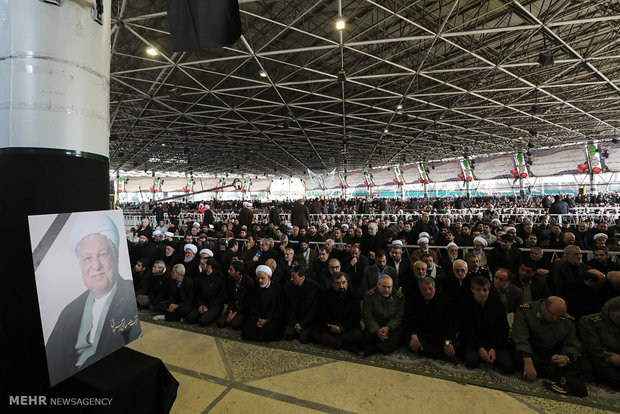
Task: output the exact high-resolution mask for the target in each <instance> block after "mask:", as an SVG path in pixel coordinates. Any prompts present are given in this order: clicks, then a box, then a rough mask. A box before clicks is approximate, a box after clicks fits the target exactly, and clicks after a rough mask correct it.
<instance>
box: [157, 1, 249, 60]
mask: <svg viewBox="0 0 620 414" xmlns="http://www.w3.org/2000/svg"><path fill="white" fill-rule="evenodd" d="M168 26H169V28H170V34H171V35H172V44H173V47H174V50H175V51H177V52H180V51H189V50H198V49H213V48H218V47H223V46H230V45H231V44H233V43H234V42H236V41H237V39H239V37H240V36H241V17H240V16H239V4H238V3H237V1H236V0H168Z"/></svg>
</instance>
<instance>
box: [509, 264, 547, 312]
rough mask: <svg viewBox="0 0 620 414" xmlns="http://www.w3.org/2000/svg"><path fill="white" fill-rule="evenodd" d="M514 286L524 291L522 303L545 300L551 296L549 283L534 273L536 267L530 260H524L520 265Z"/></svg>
mask: <svg viewBox="0 0 620 414" xmlns="http://www.w3.org/2000/svg"><path fill="white" fill-rule="evenodd" d="M514 285H515V286H516V287H518V288H520V289H521V290H522V291H523V299H522V303H527V302H531V301H534V300H538V299H544V298H546V297H548V296H550V295H551V291H550V290H549V286H547V282H546V281H545V280H544V279H543V278H542V277H540V276H539V275H537V274H536V273H534V265H533V264H532V263H531V262H530V261H529V260H524V261H523V262H521V264H520V265H519V273H518V274H517V278H516V279H515V280H514Z"/></svg>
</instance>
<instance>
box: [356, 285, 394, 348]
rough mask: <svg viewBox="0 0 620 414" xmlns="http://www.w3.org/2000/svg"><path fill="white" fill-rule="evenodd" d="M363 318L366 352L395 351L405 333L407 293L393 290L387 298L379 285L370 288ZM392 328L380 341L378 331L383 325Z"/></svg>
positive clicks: (363, 307) (364, 304) (365, 298)
mask: <svg viewBox="0 0 620 414" xmlns="http://www.w3.org/2000/svg"><path fill="white" fill-rule="evenodd" d="M362 320H363V321H364V340H365V344H366V348H365V350H366V353H368V354H370V353H373V352H375V351H376V350H378V351H381V352H382V353H383V354H389V353H390V352H392V351H394V349H396V347H398V345H400V341H401V338H402V334H403V329H404V320H405V295H403V294H402V293H401V292H399V291H392V294H391V295H390V296H388V297H387V298H385V297H383V296H382V295H381V293H380V292H379V289H378V288H377V287H374V288H372V289H370V290H369V291H368V292H366V294H365V295H364V299H363V301H362ZM384 326H387V327H389V328H390V331H389V333H388V338H387V339H386V340H385V341H380V340H379V338H378V337H377V332H378V331H379V329H381V328H382V327H384Z"/></svg>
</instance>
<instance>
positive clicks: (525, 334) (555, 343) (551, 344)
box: [512, 299, 589, 379]
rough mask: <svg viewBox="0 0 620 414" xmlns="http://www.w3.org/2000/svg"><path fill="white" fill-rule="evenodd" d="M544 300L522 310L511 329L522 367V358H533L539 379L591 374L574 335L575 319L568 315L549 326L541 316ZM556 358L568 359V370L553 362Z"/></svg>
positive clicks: (550, 323)
mask: <svg viewBox="0 0 620 414" xmlns="http://www.w3.org/2000/svg"><path fill="white" fill-rule="evenodd" d="M543 301H544V299H540V300H537V301H534V302H528V303H524V304H523V305H521V306H519V309H518V310H517V313H516V314H515V318H514V323H513V325H512V340H513V342H514V344H515V352H516V354H517V356H518V357H519V358H520V359H519V361H518V362H519V363H520V364H521V365H522V364H523V358H525V357H531V358H532V361H533V363H534V368H535V369H536V371H537V374H538V377H546V378H551V379H559V378H560V377H562V376H577V377H581V376H583V375H584V374H586V373H588V372H589V364H588V363H587V361H586V360H585V359H583V358H581V359H580V358H579V356H580V353H581V352H580V351H581V344H580V343H579V339H578V338H577V334H576V332H575V323H574V319H573V317H572V316H570V315H569V314H565V315H564V316H563V317H562V318H560V320H558V321H556V322H547V321H546V320H545V318H544V317H543V315H542V311H541V304H542V303H543ZM553 355H566V356H568V358H569V363H568V365H567V366H565V367H560V366H559V365H557V364H555V363H553V362H551V357H552V356H553Z"/></svg>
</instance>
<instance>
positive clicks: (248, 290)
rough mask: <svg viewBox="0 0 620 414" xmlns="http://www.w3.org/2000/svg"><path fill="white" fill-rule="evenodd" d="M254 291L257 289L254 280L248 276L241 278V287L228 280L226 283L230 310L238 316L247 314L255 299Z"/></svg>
mask: <svg viewBox="0 0 620 414" xmlns="http://www.w3.org/2000/svg"><path fill="white" fill-rule="evenodd" d="M254 289H256V284H255V283H254V279H252V278H251V277H249V276H247V275H243V276H241V280H240V281H239V287H237V284H236V283H235V281H234V280H233V279H231V278H228V279H227V283H226V291H227V293H228V295H227V302H226V303H227V304H228V310H230V311H233V312H237V314H238V315H245V314H247V313H248V312H249V311H250V306H251V304H252V300H253V299H254Z"/></svg>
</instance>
